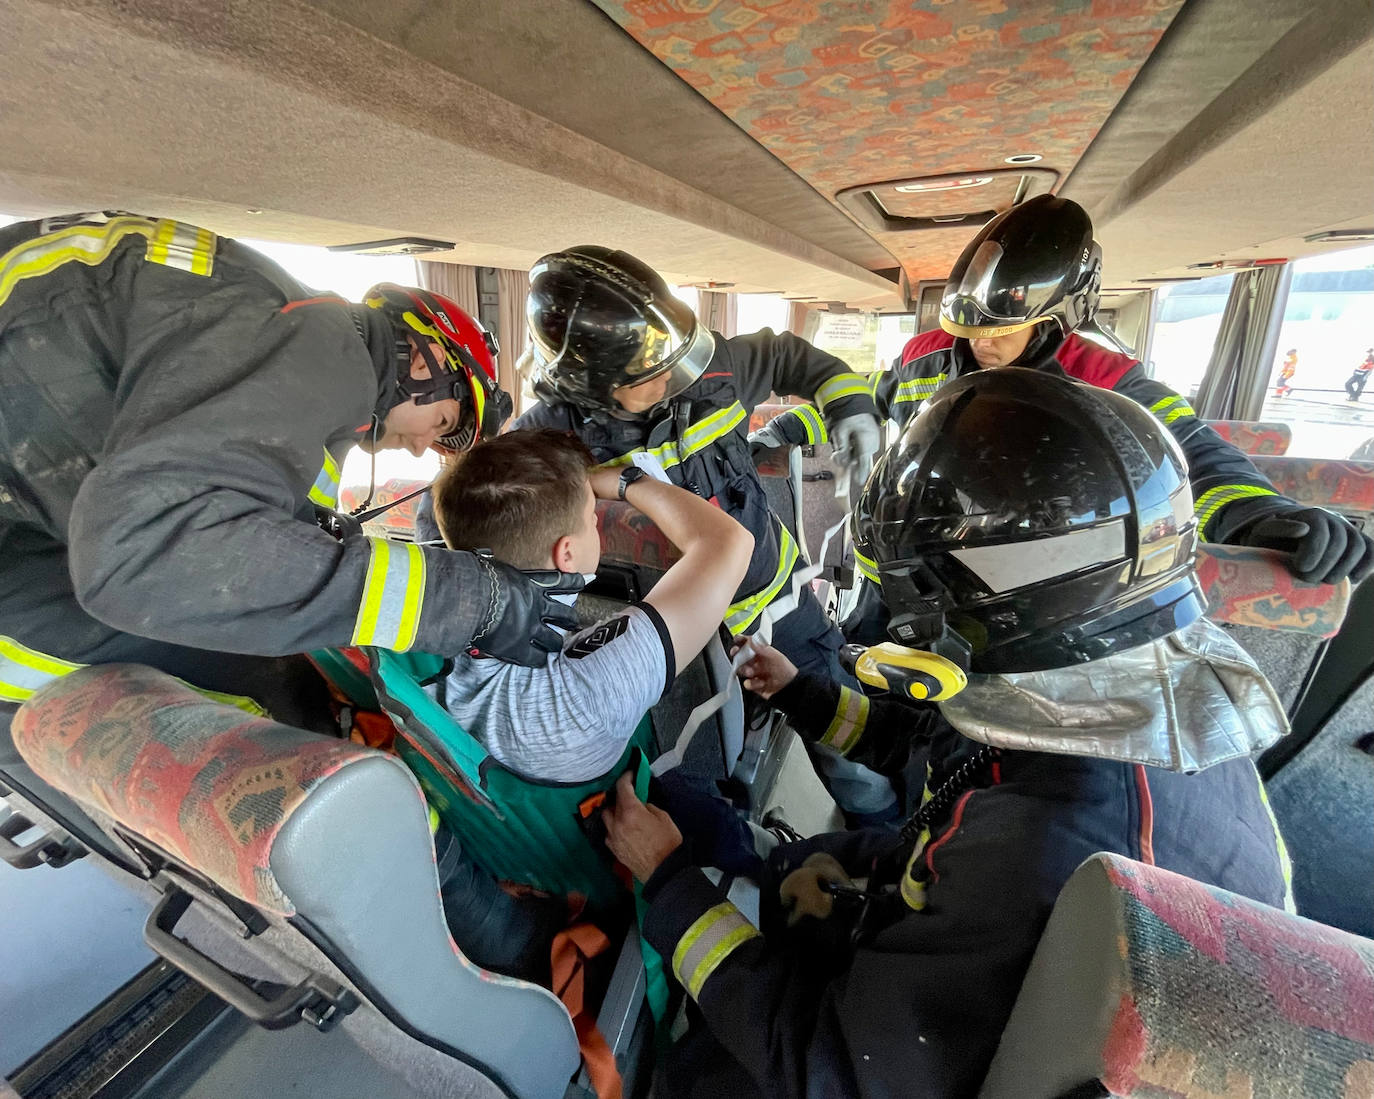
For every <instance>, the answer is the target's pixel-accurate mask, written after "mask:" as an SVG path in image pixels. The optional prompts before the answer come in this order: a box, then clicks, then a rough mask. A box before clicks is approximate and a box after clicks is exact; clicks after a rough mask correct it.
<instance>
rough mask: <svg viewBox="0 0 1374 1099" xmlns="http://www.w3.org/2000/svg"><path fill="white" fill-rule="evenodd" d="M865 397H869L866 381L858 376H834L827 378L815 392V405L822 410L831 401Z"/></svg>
mask: <svg viewBox="0 0 1374 1099" xmlns="http://www.w3.org/2000/svg"><path fill="white" fill-rule="evenodd" d="M867 396H870V393H869V388H868V379H866V378H864V377H862V376H861V375H859V374H848V373H846V374H836V375H835V376H834V377H833V378H827V379H826V380H825V382H824V383H823V384H822V385H821V387H820V388H819V389H817V390H816V403H817V404H818V405H820V406H821V409H822V410H824V409H825V407H826V406H827V405H829V404H830V403H831V402H832V401H838V400H841V399H843V398H845V397H867Z"/></svg>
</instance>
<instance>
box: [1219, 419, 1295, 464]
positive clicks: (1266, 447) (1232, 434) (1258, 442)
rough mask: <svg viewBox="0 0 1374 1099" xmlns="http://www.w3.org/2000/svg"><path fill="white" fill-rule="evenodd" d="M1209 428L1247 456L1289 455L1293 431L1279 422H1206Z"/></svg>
mask: <svg viewBox="0 0 1374 1099" xmlns="http://www.w3.org/2000/svg"><path fill="white" fill-rule="evenodd" d="M1203 423H1205V424H1206V425H1207V426H1208V427H1210V428H1211V429H1212V430H1213V431H1215V432H1216V433H1217V434H1218V435H1220V436H1221V437H1222V438H1223V439H1225V440H1226V441H1227V442H1228V443H1230V444H1231V445H1232V446H1234V447H1235V448H1236V449H1237V450H1240V451H1243V452H1244V453H1246V454H1268V455H1271V456H1277V455H1280V454H1287V453H1288V447H1289V445H1290V444H1291V443H1292V442H1293V429H1292V428H1291V427H1289V426H1288V425H1287V424H1285V423H1281V422H1279V421H1277V420H1204V421H1203Z"/></svg>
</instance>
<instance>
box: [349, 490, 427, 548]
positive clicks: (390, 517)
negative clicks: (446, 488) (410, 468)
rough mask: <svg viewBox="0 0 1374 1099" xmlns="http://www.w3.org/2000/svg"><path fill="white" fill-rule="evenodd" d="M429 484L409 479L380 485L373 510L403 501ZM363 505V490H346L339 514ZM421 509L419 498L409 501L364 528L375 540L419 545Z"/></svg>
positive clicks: (374, 496)
mask: <svg viewBox="0 0 1374 1099" xmlns="http://www.w3.org/2000/svg"><path fill="white" fill-rule="evenodd" d="M428 483H429V482H428V481H416V480H413V479H411V478H406V477H392V478H391V479H390V480H388V481H387V482H386V483H385V484H381V485H378V486H377V488H376V489H375V490H374V491H373V493H372V503H371V504H370V505H369V507H372V508H379V507H382V506H383V505H384V504H388V503H390V502H391V501H392V500H399V499H401V498H402V497H403V496H409V495H410V494H411V493H412V492H415V491H416V490H417V489H422V488H424V487H425V485H427V484H428ZM362 502H363V498H362V494H361V492H360V489H359V488H355V487H353V486H351V485H350V486H345V487H343V488H341V489H340V490H339V510H340V511H344V512H351V511H353V510H354V509H355V508H356V507H357V506H358V505H359V504H361V503H362ZM419 506H420V498H419V497H418V496H416V497H414V498H412V499H409V500H406V501H405V503H402V504H397V505H396V506H395V507H394V508H392V509H391V510H390V511H384V512H382V514H381V515H379V516H377V518H375V519H372V520H369V521H368V522H366V523H364V524H363V528H364V530H365V531H366V533H367V534H369V535H371V536H372V537H374V538H399V539H401V540H403V541H406V542H413V541H415V511H416V509H417V508H418V507H419Z"/></svg>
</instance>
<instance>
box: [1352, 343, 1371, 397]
mask: <svg viewBox="0 0 1374 1099" xmlns="http://www.w3.org/2000/svg"><path fill="white" fill-rule="evenodd" d="M1370 371H1374V347H1371V348H1369V349H1368V350H1367V351H1366V352H1365V353H1364V362H1362V363H1360V365H1359V366H1357V367H1355V372H1354V373H1353V374H1351V375H1350V377H1348V378H1347V379H1346V380H1345V393H1346V397H1345V399H1346V400H1347V401H1358V400H1359V399H1360V395H1361V394H1362V393H1363V392H1364V387H1365V386H1366V385H1367V384H1368V383H1369V374H1370Z"/></svg>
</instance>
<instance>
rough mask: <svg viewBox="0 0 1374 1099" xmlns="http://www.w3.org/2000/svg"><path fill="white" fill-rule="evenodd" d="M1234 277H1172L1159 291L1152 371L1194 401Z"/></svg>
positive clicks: (1151, 338)
mask: <svg viewBox="0 0 1374 1099" xmlns="http://www.w3.org/2000/svg"><path fill="white" fill-rule="evenodd" d="M1234 277H1235V276H1233V275H1229V274H1227V275H1214V276H1213V277H1212V278H1209V279H1197V280H1196V281H1194V282H1175V283H1169V284H1167V285H1165V286H1161V287H1160V288H1159V290H1157V291H1156V292H1155V311H1154V328H1153V334H1152V336H1151V337H1150V362H1149V364H1148V369H1149V371H1150V375H1151V377H1153V378H1156V379H1158V380H1159V381H1161V382H1163V383H1164V384H1165V385H1167V386H1168V387H1169V388H1170V389H1172V390H1174V391H1175V392H1177V393H1181V394H1183V396H1185V397H1186V398H1188V400H1190V401H1191V400H1194V399H1195V398H1196V397H1197V391H1198V387H1199V386H1200V385H1201V384H1202V377H1203V375H1204V374H1206V373H1207V364H1208V362H1209V361H1211V358H1212V347H1213V345H1214V344H1215V343H1216V341H1217V332H1218V330H1219V329H1220V328H1221V315H1222V313H1223V312H1224V311H1225V309H1226V299H1227V297H1228V296H1229V295H1230V293H1231V280H1232V279H1233V278H1234Z"/></svg>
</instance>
